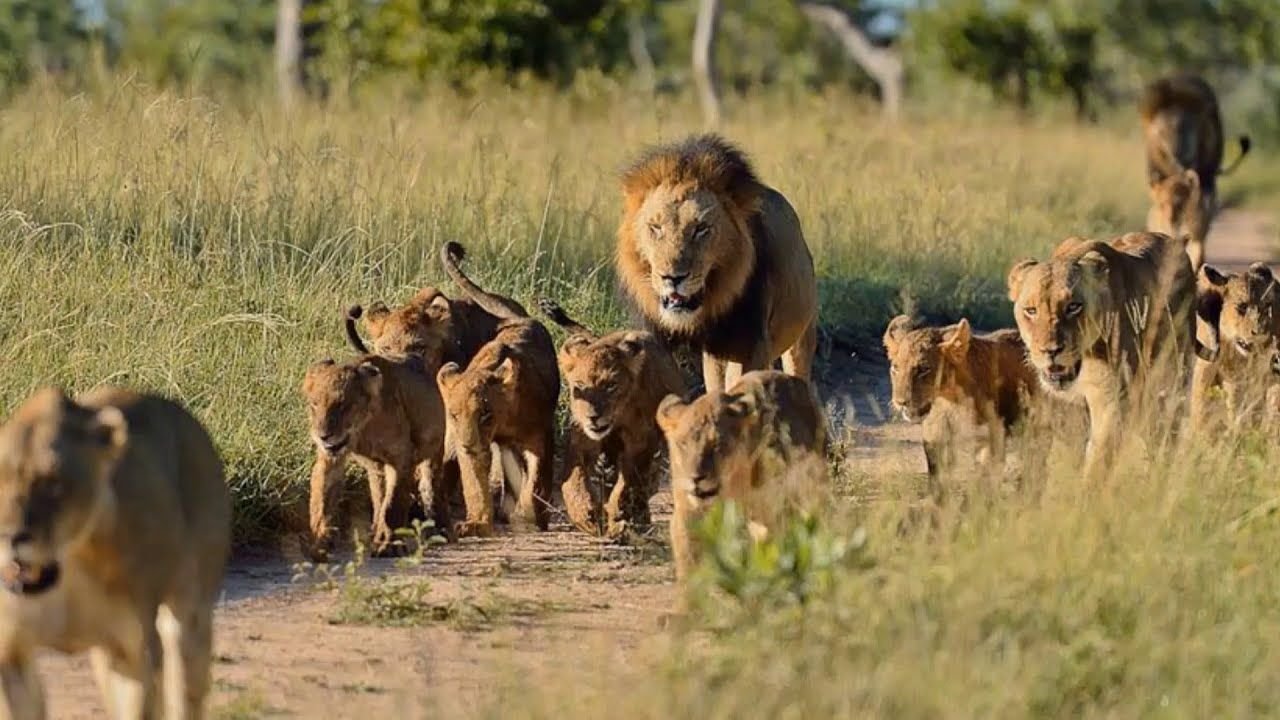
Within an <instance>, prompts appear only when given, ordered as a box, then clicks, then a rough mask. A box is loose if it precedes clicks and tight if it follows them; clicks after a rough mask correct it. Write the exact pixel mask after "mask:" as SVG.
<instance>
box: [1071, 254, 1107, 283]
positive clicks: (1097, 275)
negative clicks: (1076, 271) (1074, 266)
mask: <svg viewBox="0 0 1280 720" xmlns="http://www.w3.org/2000/svg"><path fill="white" fill-rule="evenodd" d="M1077 262H1078V263H1079V265H1080V267H1081V268H1082V269H1084V271H1085V272H1087V273H1088V274H1089V275H1090V276H1091V277H1092V278H1093V279H1095V280H1097V281H1099V282H1104V281H1106V279H1107V276H1109V275H1110V274H1111V266H1110V265H1109V264H1108V263H1107V258H1106V256H1104V255H1103V254H1102V253H1100V252H1098V251H1097V250H1090V251H1089V252H1087V253H1085V254H1084V255H1081V256H1080V259H1079V260H1078V261H1077Z"/></svg>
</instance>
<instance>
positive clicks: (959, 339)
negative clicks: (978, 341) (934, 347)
mask: <svg viewBox="0 0 1280 720" xmlns="http://www.w3.org/2000/svg"><path fill="white" fill-rule="evenodd" d="M972 337H973V331H972V330H970V329H969V321H968V320H967V319H965V318H961V319H960V322H958V323H956V324H955V327H953V328H951V329H950V330H948V331H947V332H946V333H945V334H944V335H943V336H942V346H941V347H942V351H943V352H945V353H948V354H949V355H951V357H954V358H964V357H965V356H967V355H968V354H969V339H970V338H972Z"/></svg>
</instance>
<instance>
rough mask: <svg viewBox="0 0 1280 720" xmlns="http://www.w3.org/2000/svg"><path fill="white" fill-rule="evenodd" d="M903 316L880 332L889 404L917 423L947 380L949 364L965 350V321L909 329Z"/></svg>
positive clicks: (930, 408) (968, 335)
mask: <svg viewBox="0 0 1280 720" xmlns="http://www.w3.org/2000/svg"><path fill="white" fill-rule="evenodd" d="M911 325H912V323H911V319H910V318H909V317H907V316H906V315H899V316H898V317H896V318H894V319H893V320H892V321H891V322H890V323H889V327H888V329H887V330H885V333H884V347H885V351H886V352H887V353H888V356H889V381H890V385H891V387H892V390H893V398H892V401H893V407H894V409H895V410H897V411H898V412H899V413H901V414H902V417H903V418H904V419H906V420H907V421H909V422H919V421H921V420H923V419H924V418H925V416H927V415H928V414H929V411H930V410H932V409H933V404H934V401H935V400H936V399H937V397H938V391H939V389H940V388H941V387H942V386H943V384H944V383H945V382H947V380H948V376H949V374H950V368H951V364H952V363H954V362H957V360H958V359H961V358H963V357H964V356H965V354H966V353H967V352H968V348H969V337H970V331H969V323H968V321H965V320H962V321H960V323H959V324H957V325H955V326H953V327H950V328H919V329H915V328H912V326H911Z"/></svg>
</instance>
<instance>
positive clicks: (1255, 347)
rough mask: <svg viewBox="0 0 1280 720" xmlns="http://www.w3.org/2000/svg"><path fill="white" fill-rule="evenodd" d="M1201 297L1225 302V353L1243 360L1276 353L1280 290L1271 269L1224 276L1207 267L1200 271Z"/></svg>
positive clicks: (1221, 328)
mask: <svg viewBox="0 0 1280 720" xmlns="http://www.w3.org/2000/svg"><path fill="white" fill-rule="evenodd" d="M1199 285H1200V294H1201V296H1202V297H1203V296H1204V295H1205V293H1216V294H1217V295H1218V296H1219V297H1220V298H1221V308H1222V309H1221V315H1220V316H1219V319H1218V341H1219V343H1220V347H1221V348H1222V351H1223V352H1235V353H1237V354H1238V355H1239V356H1240V357H1242V358H1245V359H1252V358H1258V357H1265V358H1266V359H1270V357H1271V354H1272V353H1273V352H1274V351H1275V349H1276V334H1277V330H1280V328H1278V327H1277V325H1276V322H1277V320H1280V317H1278V313H1277V309H1278V308H1277V307H1276V306H1277V304H1280V288H1278V287H1277V284H1276V280H1275V277H1274V276H1273V275H1272V274H1271V269H1270V268H1268V267H1267V266H1266V265H1264V264H1262V263H1258V264H1255V265H1253V266H1252V267H1250V268H1249V270H1248V272H1244V273H1233V274H1230V275H1223V274H1222V273H1219V272H1218V271H1217V270H1216V269H1214V268H1212V267H1210V266H1208V265H1205V266H1202V267H1201V268H1200V277H1199Z"/></svg>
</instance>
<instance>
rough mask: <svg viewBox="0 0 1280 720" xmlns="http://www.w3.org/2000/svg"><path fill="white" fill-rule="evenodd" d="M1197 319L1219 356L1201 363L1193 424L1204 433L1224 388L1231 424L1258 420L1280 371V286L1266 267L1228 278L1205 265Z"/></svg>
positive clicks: (1193, 392)
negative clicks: (1213, 401) (1214, 397)
mask: <svg viewBox="0 0 1280 720" xmlns="http://www.w3.org/2000/svg"><path fill="white" fill-rule="evenodd" d="M1197 317H1198V320H1197V326H1198V332H1199V333H1200V335H1201V339H1202V341H1203V342H1205V343H1206V344H1212V345H1214V346H1216V347H1218V348H1219V351H1218V356H1217V358H1215V359H1214V360H1200V359H1197V360H1196V366H1195V376H1194V379H1193V381H1192V386H1191V414H1192V418H1193V421H1194V423H1195V424H1196V426H1197V427H1198V428H1202V429H1203V427H1204V426H1205V424H1206V422H1207V420H1208V414H1209V409H1210V406H1211V402H1210V399H1211V396H1212V394H1213V391H1214V390H1215V389H1216V388H1219V387H1220V388H1221V389H1222V394H1223V399H1224V400H1225V401H1226V419H1227V422H1228V423H1229V424H1230V425H1232V426H1235V425H1236V424H1238V423H1241V422H1244V421H1247V420H1249V419H1250V418H1254V419H1256V418H1257V416H1258V415H1259V411H1266V410H1267V408H1268V406H1269V403H1268V401H1267V399H1266V397H1265V395H1266V393H1267V391H1268V389H1269V387H1270V386H1271V385H1273V384H1275V383H1276V382H1277V375H1276V374H1277V371H1280V367H1277V353H1280V342H1278V340H1280V284H1277V282H1276V279H1275V277H1274V276H1273V275H1272V273H1271V269H1270V268H1269V267H1267V265H1266V264H1265V263H1254V264H1253V265H1252V266H1251V267H1250V268H1249V269H1248V271H1246V272H1243V273H1229V274H1223V273H1220V272H1218V270H1217V269H1215V268H1213V267H1211V266H1209V265H1205V266H1204V267H1202V268H1200V273H1199V276H1198V286H1197ZM1262 414H1263V415H1266V414H1267V412H1263V413H1262Z"/></svg>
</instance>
